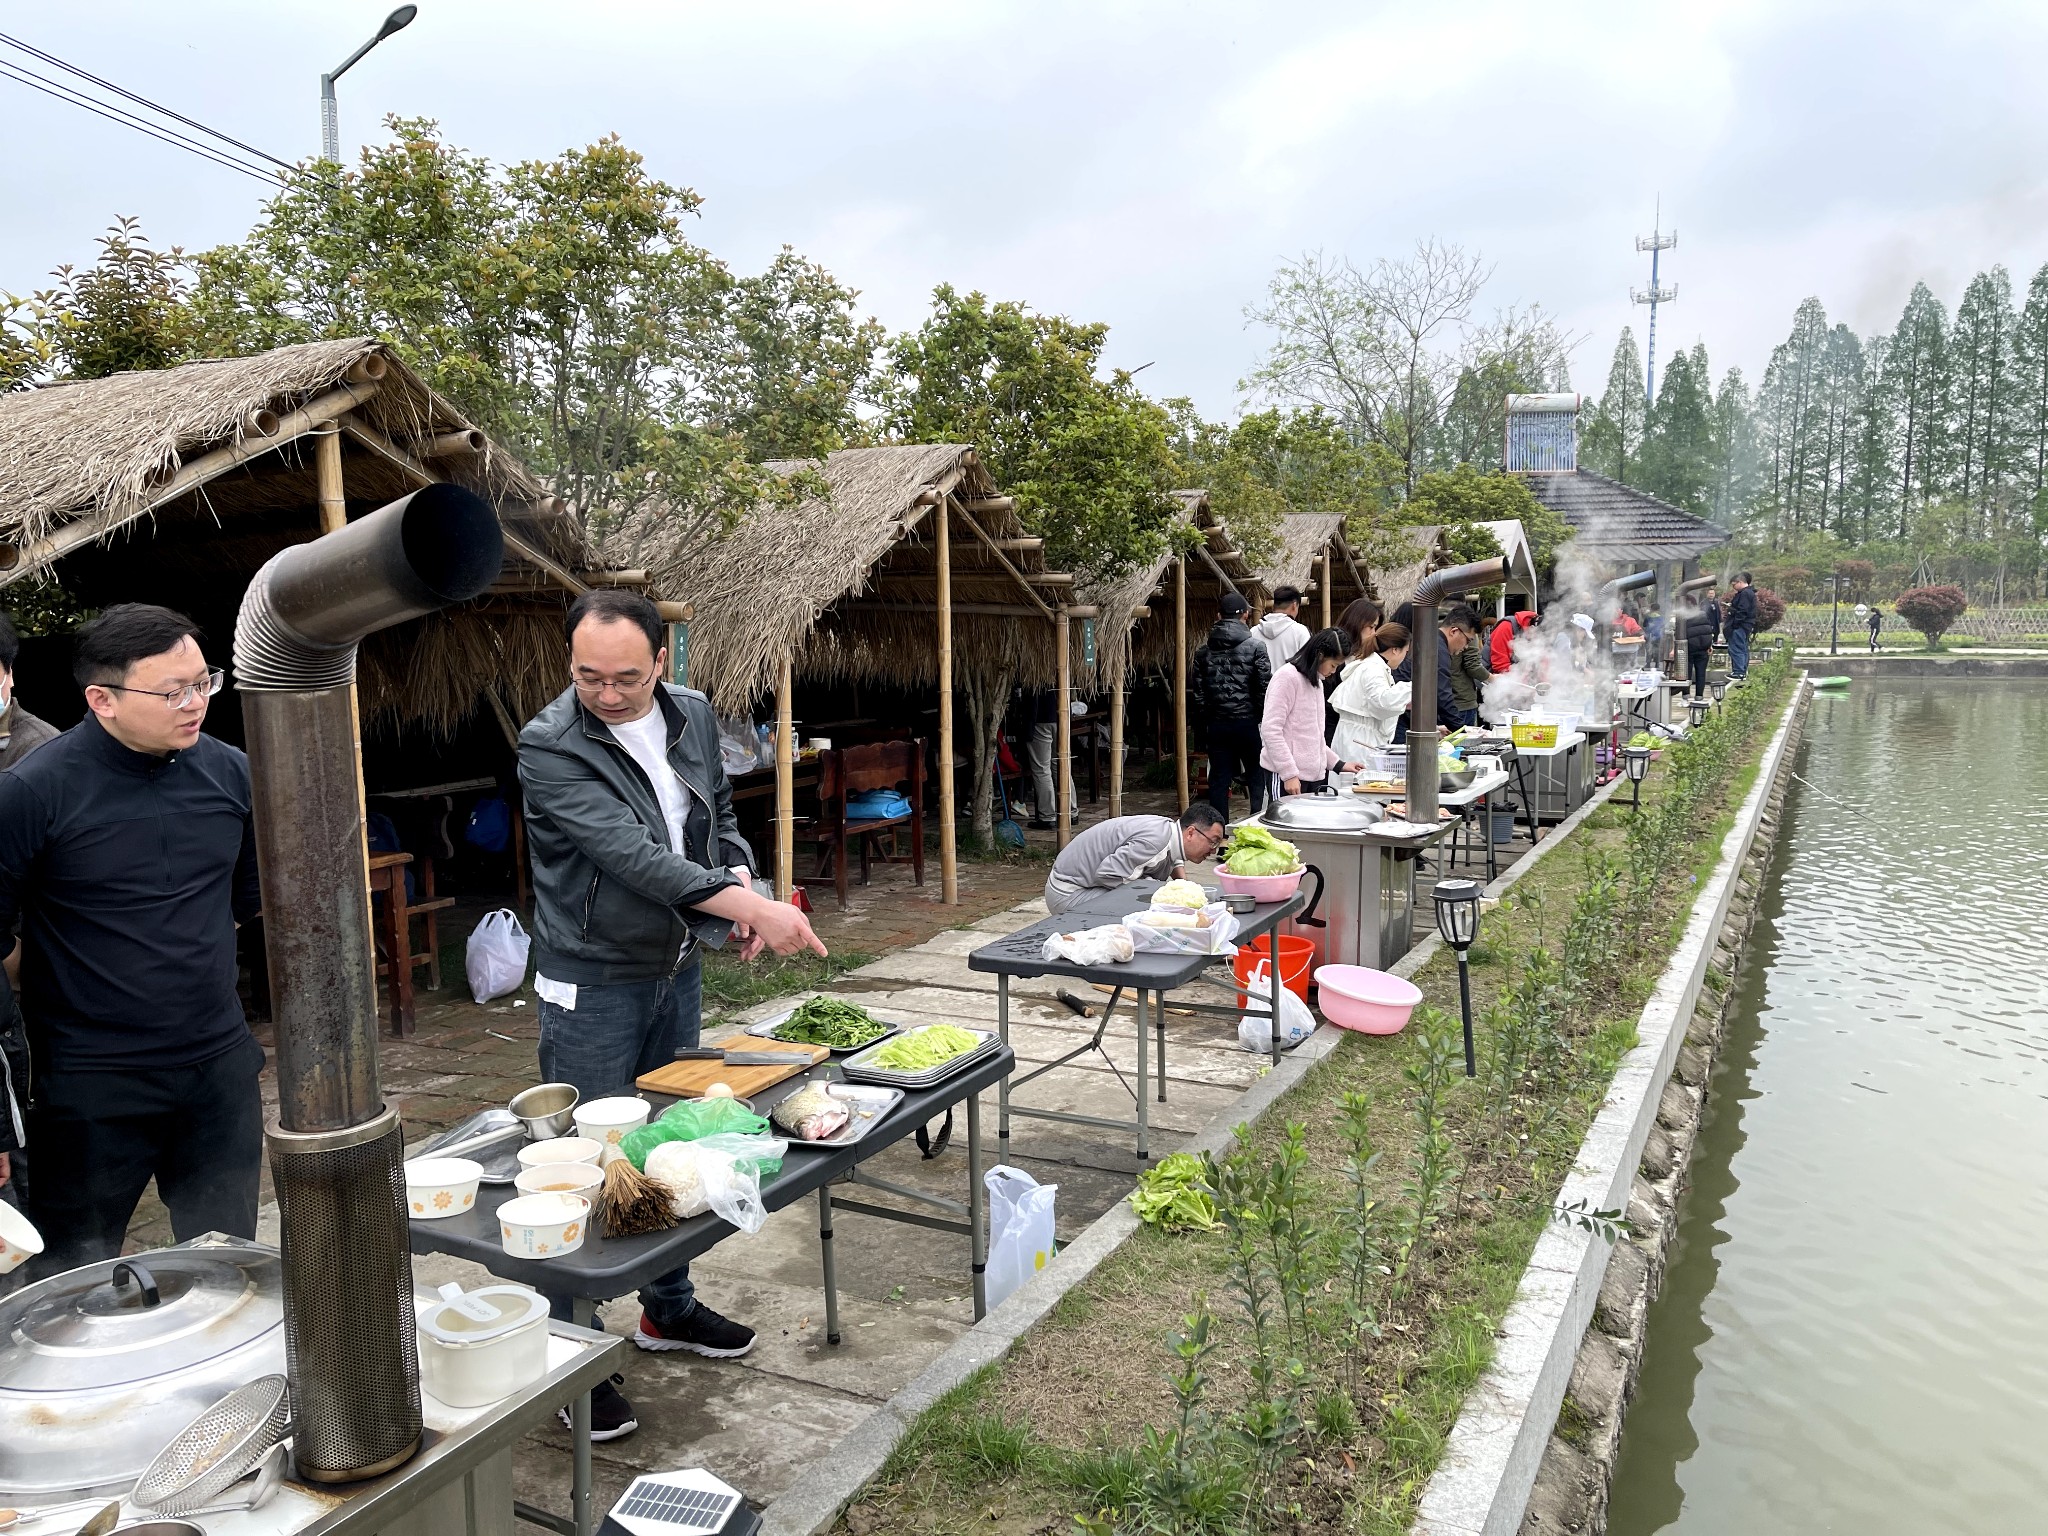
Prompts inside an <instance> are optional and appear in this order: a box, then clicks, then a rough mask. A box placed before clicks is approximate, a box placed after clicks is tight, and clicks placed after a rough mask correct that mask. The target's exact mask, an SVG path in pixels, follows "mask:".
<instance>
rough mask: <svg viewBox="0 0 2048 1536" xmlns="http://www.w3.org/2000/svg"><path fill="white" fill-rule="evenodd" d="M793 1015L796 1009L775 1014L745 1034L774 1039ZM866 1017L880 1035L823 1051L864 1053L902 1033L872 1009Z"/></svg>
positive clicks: (839, 1053)
mask: <svg viewBox="0 0 2048 1536" xmlns="http://www.w3.org/2000/svg"><path fill="white" fill-rule="evenodd" d="M795 1013H796V1009H794V1008H791V1009H788V1010H786V1011H784V1012H782V1013H778V1014H776V1015H775V1017H774V1018H772V1019H763V1020H762V1021H761V1022H760V1023H758V1024H749V1025H748V1026H747V1031H746V1032H747V1033H748V1034H750V1035H753V1036H756V1037H757V1038H759V1039H763V1040H772V1039H774V1038H775V1031H776V1030H778V1029H780V1028H781V1027H782V1026H783V1025H784V1024H785V1023H787V1022H788V1021H789V1019H790V1018H791V1017H793V1016H794V1015H795ZM868 1017H869V1018H871V1019H873V1020H874V1021H875V1022H876V1023H877V1024H880V1025H881V1026H882V1033H880V1034H879V1035H877V1036H875V1038H874V1039H872V1040H870V1041H868V1042H867V1044H866V1045H828V1046H826V1047H825V1049H826V1050H828V1051H830V1052H831V1053H832V1054H833V1055H834V1056H851V1055H852V1054H853V1053H854V1052H855V1051H865V1050H867V1049H868V1048H869V1047H871V1046H877V1045H880V1044H881V1043H882V1042H883V1041H884V1040H886V1039H888V1038H889V1037H890V1036H891V1035H900V1034H902V1033H903V1029H904V1026H903V1025H901V1024H898V1023H895V1022H893V1021H892V1020H889V1019H885V1018H883V1017H882V1016H881V1015H880V1014H878V1013H876V1012H875V1011H874V1010H873V1009H872V1008H870V1009H869V1010H868ZM787 1043H789V1044H795V1043H796V1042H795V1041H790V1042H787Z"/></svg>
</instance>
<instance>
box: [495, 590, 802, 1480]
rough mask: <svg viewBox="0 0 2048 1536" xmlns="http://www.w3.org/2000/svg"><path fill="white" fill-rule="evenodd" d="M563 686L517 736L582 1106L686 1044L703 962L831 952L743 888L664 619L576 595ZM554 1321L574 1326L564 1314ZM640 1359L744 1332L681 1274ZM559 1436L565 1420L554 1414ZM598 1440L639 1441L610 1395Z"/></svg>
mask: <svg viewBox="0 0 2048 1536" xmlns="http://www.w3.org/2000/svg"><path fill="white" fill-rule="evenodd" d="M568 635H569V676H570V686H569V688H568V690H567V691H566V692H564V693H563V694H562V695H561V696H560V697H559V698H557V699H556V700H555V701H554V702H553V703H552V704H549V705H548V706H547V708H545V709H543V710H542V711H541V712H540V713H539V714H538V715H536V716H534V717H533V719H532V720H530V721H529V722H527V726H526V729H525V730H523V731H521V732H520V733H519V782H520V787H521V788H522V789H523V790H524V792H525V797H526V835H527V844H528V847H529V848H530V849H531V850H532V857H533V916H534V935H533V937H534V944H533V949H534V982H533V989H534V991H535V992H536V993H537V994H538V995H539V997H540V1073H541V1077H542V1079H543V1080H544V1081H546V1082H551V1083H571V1084H573V1085H574V1086H575V1087H576V1089H577V1091H578V1092H579V1093H580V1094H581V1095H582V1096H583V1098H584V1100H585V1101H588V1100H591V1099H596V1098H605V1097H609V1096H611V1095H613V1094H624V1093H631V1092H632V1091H633V1080H634V1079H635V1078H636V1077H638V1076H640V1075H641V1074H642V1073H645V1072H651V1071H653V1070H654V1069H655V1068H656V1067H660V1066H666V1065H667V1064H668V1063H669V1062H671V1061H673V1060H674V1059H675V1053H676V1050H677V1048H678V1047H680V1046H693V1045H695V1044H696V1043H697V1038H698V1029H699V1027H700V1023H701V1016H700V1015H701V1005H702V1000H703V965H702V961H703V949H704V947H705V946H708V947H710V948H713V949H717V948H721V947H723V946H724V945H725V944H726V943H727V942H728V941H729V940H730V941H732V942H735V943H737V944H739V945H740V951H739V952H740V955H741V957H742V958H743V959H744V958H751V957H752V956H753V955H755V954H758V953H759V952H760V950H761V949H762V947H763V946H764V945H765V946H767V947H769V948H772V949H773V950H774V951H775V952H776V953H777V954H779V955H790V954H796V953H798V952H799V951H802V950H811V951H814V952H815V953H817V954H820V955H822V954H824V953H825V946H824V945H823V944H821V943H819V942H818V938H817V935H816V934H814V933H812V932H811V925H810V923H809V922H808V921H807V920H806V919H805V917H804V915H803V913H802V912H800V911H798V910H797V909H796V908H795V907H793V906H790V905H789V904H787V903H785V902H779V901H772V900H770V899H769V898H767V897H765V896H762V895H760V894H758V893H756V892H755V891H754V889H753V874H752V869H751V866H752V863H753V854H752V851H751V850H750V849H749V848H748V847H747V845H746V843H745V842H744V841H743V840H742V839H741V837H740V835H739V830H738V827H737V825H736V823H735V822H734V820H733V814H732V786H731V784H730V783H728V782H727V780H726V777H725V768H724V766H723V765H722V764H721V762H720V761H719V755H718V725H717V721H716V720H715V719H714V718H713V716H712V713H711V705H710V703H709V702H708V701H707V700H706V699H705V697H704V695H703V694H701V693H697V692H695V691H694V690H692V689H688V688H677V687H674V686H672V685H670V684H667V683H664V682H662V681H661V677H662V671H663V669H664V667H665V666H666V665H667V661H668V652H667V648H666V646H665V645H664V644H663V639H664V637H663V634H662V626H661V617H660V615H659V613H658V612H657V611H656V609H655V606H654V604H653V603H651V602H649V601H648V600H647V599H646V598H644V597H641V596H639V595H638V594H636V593H629V592H621V591H618V590H616V589H600V590H598V591H595V592H588V593H585V594H584V595H583V596H582V597H579V598H578V599H577V600H576V601H575V603H574V604H572V605H571V606H570V609H569V616H568ZM554 1304H555V1313H556V1315H557V1316H559V1317H565V1318H566V1317H567V1316H568V1315H569V1303H568V1300H567V1298H554ZM640 1304H641V1308H642V1311H641V1316H640V1322H639V1325H638V1327H637V1328H636V1329H635V1331H634V1334H633V1342H634V1343H635V1344H637V1345H639V1346H640V1348H642V1349H648V1350H688V1351H690V1352H691V1353H693V1354H699V1355H706V1356H709V1357H711V1358H713V1359H720V1360H730V1359H736V1358H738V1357H739V1356H741V1355H744V1354H745V1353H747V1351H748V1350H750V1349H752V1348H753V1347H754V1331H753V1330H752V1329H751V1328H747V1327H743V1326H742V1325H741V1324H738V1323H735V1322H731V1321H729V1320H728V1319H726V1318H723V1317H721V1316H719V1315H718V1314H717V1313H716V1312H714V1311H712V1310H711V1308H709V1307H707V1306H705V1305H704V1304H703V1303H702V1302H701V1301H699V1300H697V1295H696V1288H695V1287H694V1286H693V1285H692V1284H691V1283H690V1270H689V1266H688V1265H683V1266H682V1267H680V1268H678V1269H675V1270H672V1271H670V1272H669V1273H668V1274H666V1275H663V1276H661V1277H660V1278H659V1279H657V1280H655V1281H654V1282H653V1283H652V1284H651V1285H649V1286H648V1287H647V1288H646V1289H645V1290H643V1291H641V1293H640ZM562 1416H563V1417H564V1419H566V1418H567V1410H566V1409H565V1410H563V1415H562ZM591 1423H592V1430H591V1432H592V1434H593V1436H594V1437H596V1438H598V1439H604V1440H615V1439H617V1438H618V1437H619V1436H621V1435H626V1434H630V1433H632V1431H633V1430H635V1429H637V1428H638V1427H639V1425H638V1422H637V1421H636V1420H635V1419H634V1417H633V1413H632V1408H631V1406H630V1405H629V1404H628V1403H627V1402H626V1400H625V1398H624V1397H623V1396H621V1395H620V1393H619V1392H618V1391H617V1389H616V1388H614V1387H613V1386H612V1385H611V1384H610V1383H608V1382H607V1383H603V1384H601V1385H600V1386H599V1387H598V1388H597V1390H596V1391H595V1392H594V1393H593V1394H592V1399H591Z"/></svg>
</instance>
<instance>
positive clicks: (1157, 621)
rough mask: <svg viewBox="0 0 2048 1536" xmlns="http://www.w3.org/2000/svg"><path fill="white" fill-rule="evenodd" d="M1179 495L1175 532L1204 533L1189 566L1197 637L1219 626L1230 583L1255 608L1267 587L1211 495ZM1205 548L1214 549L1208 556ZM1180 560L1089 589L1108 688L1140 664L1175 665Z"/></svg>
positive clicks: (1101, 676) (1099, 663) (1084, 591)
mask: <svg viewBox="0 0 2048 1536" xmlns="http://www.w3.org/2000/svg"><path fill="white" fill-rule="evenodd" d="M1174 496H1175V497H1176V498H1177V499H1178V500H1179V502H1180V507H1179V510H1178V511H1177V512H1176V513H1175V514H1174V516H1173V518H1172V519H1171V526H1172V527H1173V528H1174V529H1175V530H1176V532H1178V531H1179V530H1183V529H1188V528H1193V529H1194V530H1196V531H1197V532H1198V533H1199V534H1200V535H1201V539H1200V542H1199V545H1198V547H1197V549H1195V550H1194V551H1191V552H1190V553H1189V554H1188V556H1187V559H1186V565H1187V609H1188V629H1189V631H1190V633H1191V634H1193V635H1202V634H1205V633H1206V632H1207V631H1208V628H1209V626H1210V625H1211V624H1212V623H1214V622H1215V619H1216V605H1217V604H1218V603H1219V602H1220V601H1221V600H1222V597H1223V593H1224V592H1225V590H1226V586H1225V579H1227V581H1228V583H1229V586H1230V587H1232V588H1235V589H1236V590H1237V591H1238V592H1241V593H1242V594H1243V595H1244V596H1245V598H1246V599H1247V600H1248V601H1250V602H1253V603H1257V602H1258V600H1259V595H1260V589H1261V587H1262V585H1263V583H1262V582H1261V580H1260V577H1259V573H1258V572H1257V571H1255V570H1253V569H1252V567H1251V564H1250V562H1249V561H1247V560H1246V559H1245V557H1244V555H1243V554H1242V553H1241V552H1239V550H1238V549H1237V547H1236V544H1235V542H1234V541H1233V540H1232V538H1231V536H1230V530H1229V529H1228V528H1227V527H1226V526H1224V523H1223V519H1222V518H1220V517H1218V516H1217V515H1216V513H1215V511H1214V509H1213V508H1211V506H1210V505H1209V493H1208V492H1207V491H1176V492H1174ZM1202 551H1207V557H1206V558H1204V555H1203V553H1202ZM1174 559H1175V554H1174V553H1173V552H1169V553H1167V554H1164V555H1161V556H1160V557H1159V558H1158V559H1157V560H1156V561H1154V562H1152V564H1151V565H1149V566H1144V567H1140V568H1138V569H1135V570H1132V571H1129V572H1127V573H1126V574H1125V575H1123V576H1121V577H1118V578H1116V579H1115V580H1113V581H1106V582H1096V583H1092V584H1089V583H1084V584H1083V585H1082V587H1081V589H1080V601H1082V602H1084V603H1092V604H1094V605H1095V606H1096V607H1097V608H1099V609H1100V610H1101V612H1102V616H1101V618H1100V619H1098V620H1097V621H1096V626H1095V629H1096V649H1095V657H1096V673H1097V678H1096V680H1097V682H1098V684H1099V685H1100V686H1101V687H1103V688H1105V689H1113V688H1119V687H1122V686H1123V685H1124V682H1125V680H1126V679H1127V678H1128V677H1129V675H1130V672H1131V670H1132V668H1133V667H1162V666H1170V665H1171V663H1172V660H1173V564H1174ZM1212 561H1213V562H1214V564H1213V565H1212V564H1211V562H1212ZM1219 571H1220V572H1221V573H1222V575H1221V578H1219V576H1218V572H1219ZM1140 610H1145V611H1143V612H1141V611H1140Z"/></svg>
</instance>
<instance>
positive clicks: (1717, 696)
mask: <svg viewBox="0 0 2048 1536" xmlns="http://www.w3.org/2000/svg"><path fill="white" fill-rule="evenodd" d="M1707 686H1708V687H1710V688H1712V689H1713V690H1714V702H1715V703H1716V704H1718V703H1720V702H1721V701H1722V700H1723V699H1725V698H1727V697H1728V679H1727V678H1725V677H1717V678H1715V679H1714V681H1713V682H1711V683H1710V684H1708V685H1707Z"/></svg>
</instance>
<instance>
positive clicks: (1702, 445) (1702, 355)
mask: <svg viewBox="0 0 2048 1536" xmlns="http://www.w3.org/2000/svg"><path fill="white" fill-rule="evenodd" d="M1719 479H1720V453H1719V448H1718V445H1717V443H1716V441H1715V432H1714V402H1713V397H1712V395H1711V393H1710V381H1709V379H1708V376H1707V352H1706V348H1705V347H1704V346H1700V347H1696V348H1694V349H1693V351H1691V352H1684V351H1679V352H1674V353H1673V354H1672V355H1671V361H1670V363H1669V364H1667V365H1666V367H1665V370H1664V382H1663V385H1662V387H1661V388H1659V389H1658V391H1657V399H1656V403H1655V404H1653V405H1652V406H1651V407H1650V425H1649V430H1648V431H1647V432H1646V433H1645V434H1644V435H1643V457H1642V468H1641V470H1640V472H1639V475H1638V479H1637V485H1638V486H1639V487H1640V488H1641V489H1642V490H1645V491H1648V492H1649V493H1650V494H1651V495H1652V496H1657V497H1660V498H1661V499H1663V500H1665V501H1668V502H1670V503H1671V504H1672V505H1673V506H1675V507H1683V508H1685V510H1686V511H1688V512H1695V513H1698V514H1699V515H1701V516H1703V517H1704V516H1705V515H1707V514H1708V513H1709V512H1711V511H1712V510H1713V505H1714V488H1715V485H1716V484H1717V482H1718V481H1719Z"/></svg>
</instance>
